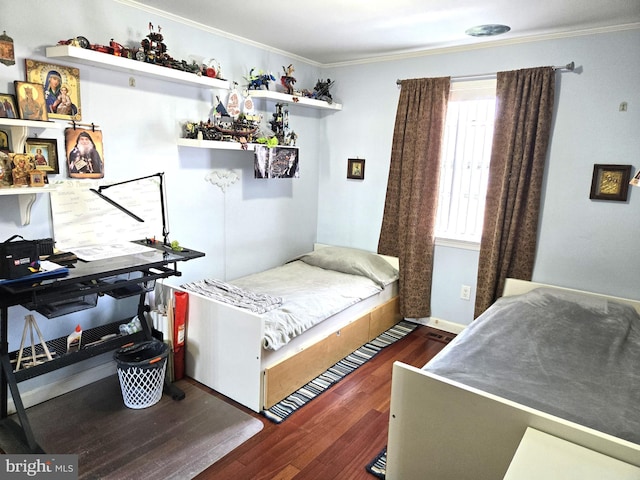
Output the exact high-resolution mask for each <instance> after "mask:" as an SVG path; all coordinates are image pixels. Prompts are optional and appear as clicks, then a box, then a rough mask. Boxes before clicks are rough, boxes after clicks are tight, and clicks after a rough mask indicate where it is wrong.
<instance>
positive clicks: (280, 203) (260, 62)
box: [0, 0, 330, 390]
mask: <svg viewBox="0 0 640 480" xmlns="http://www.w3.org/2000/svg"><path fill="white" fill-rule="evenodd" d="M2 18H3V19H5V20H7V21H6V22H5V24H4V25H3V26H2V28H3V29H6V33H7V35H9V36H10V37H12V38H13V41H14V47H15V57H16V64H15V65H13V66H5V65H3V64H0V92H4V93H14V88H13V81H14V80H25V59H27V58H29V59H34V60H40V61H47V62H50V63H54V64H65V65H73V66H78V67H79V68H80V92H81V104H82V122H85V123H91V122H93V123H95V124H96V125H99V126H100V128H101V129H102V132H103V139H104V157H105V165H106V166H105V178H104V181H105V183H110V182H116V181H120V180H125V179H130V178H136V177H139V176H143V175H148V174H152V173H156V172H160V171H162V172H165V174H166V176H165V180H166V184H167V190H168V192H167V193H168V195H167V196H168V202H169V220H170V227H171V235H170V239H171V240H178V241H179V242H180V243H181V244H182V245H184V246H187V247H189V248H193V249H196V250H200V251H203V252H205V253H206V257H205V258H203V259H198V260H194V261H191V262H186V263H183V264H180V265H179V268H180V270H181V271H183V272H184V275H183V276H182V277H179V278H173V279H171V281H172V282H176V283H182V282H187V281H191V280H195V279H199V278H205V277H215V278H222V279H231V278H235V277H238V276H241V275H245V274H248V273H252V272H255V271H259V270H263V269H266V268H269V267H272V266H275V265H277V264H280V263H282V262H283V261H285V260H288V259H290V258H292V257H294V256H296V255H298V254H301V253H304V252H306V251H309V250H311V249H312V247H313V242H314V241H315V240H316V228H317V226H316V224H317V211H318V208H317V207H318V205H317V204H318V169H319V165H320V164H321V163H323V162H326V158H327V153H326V145H327V142H326V140H322V137H321V136H320V133H319V132H322V130H323V129H322V122H323V116H325V115H330V114H325V113H321V112H319V111H317V110H314V109H305V108H303V107H296V106H295V105H291V106H290V108H289V110H290V126H291V127H292V128H293V129H294V130H295V132H296V133H297V134H298V143H297V145H298V147H299V148H300V178H299V179H269V180H265V179H260V180H256V179H254V178H253V157H252V155H251V154H248V153H245V152H240V151H222V150H204V149H193V148H184V147H180V148H178V147H177V145H176V139H177V138H178V136H180V131H181V124H182V123H183V122H184V121H187V120H205V119H206V118H207V114H208V112H209V110H210V108H211V106H212V92H211V91H209V90H208V89H203V88H199V87H195V86H186V85H180V84H174V83H171V82H168V81H165V80H162V79H156V78H149V77H144V76H139V75H135V74H133V75H131V74H128V73H124V72H118V71H110V70H108V69H104V68H98V67H93V66H86V65H81V64H74V63H72V62H66V61H63V60H59V61H58V60H51V59H47V58H46V56H45V48H46V47H47V46H52V45H55V44H57V43H58V41H60V40H64V39H68V38H72V37H74V36H77V35H83V36H86V37H87V38H88V39H89V40H90V42H92V43H98V44H108V42H109V40H110V39H111V38H114V39H115V40H116V41H118V42H120V43H122V44H125V45H127V46H132V45H139V42H140V40H142V39H143V38H145V36H146V35H147V34H148V27H147V26H148V23H149V22H152V23H153V24H154V25H155V26H156V27H157V26H158V25H160V26H161V27H162V34H163V35H164V39H165V43H166V44H167V46H168V53H169V54H170V55H171V56H173V57H174V58H176V59H186V60H189V59H191V58H199V59H204V58H211V57H213V58H216V59H217V60H218V61H219V62H220V63H221V64H222V72H223V74H224V75H225V77H226V78H228V79H230V80H235V81H237V82H238V83H239V84H241V85H243V84H246V81H245V80H244V78H243V77H244V76H246V75H248V73H249V70H250V69H251V68H252V67H255V68H257V69H258V70H260V69H262V70H268V71H271V72H272V73H273V74H274V75H275V76H277V77H279V76H280V74H281V72H282V66H283V65H289V64H290V63H293V64H294V66H295V69H296V70H295V73H294V75H295V77H296V78H297V86H300V87H306V88H313V86H314V85H315V82H316V81H317V79H318V77H319V69H318V67H317V66H314V65H311V64H305V63H304V62H302V61H300V60H299V59H296V58H289V57H284V56H282V55H279V54H277V53H273V52H271V51H268V50H266V49H261V48H257V47H255V46H249V45H248V44H243V43H239V42H237V41H231V40H229V39H227V38H223V37H221V36H218V35H215V34H213V33H212V32H207V31H203V30H201V29H196V28H193V27H192V26H188V25H185V24H181V23H178V22H176V21H172V20H170V19H166V18H161V17H158V16H156V15H151V14H149V13H147V12H144V11H141V10H137V9H135V8H131V7H129V6H125V5H123V4H122V3H119V2H116V1H113V0H92V1H91V2H87V1H82V0H66V1H65V2H63V3H56V4H55V6H53V5H52V4H51V3H50V2H44V1H38V0H26V1H25V0H10V1H5V2H3V3H2ZM8 19H11V21H10V22H9V21H8ZM131 76H133V77H135V80H136V86H135V88H132V87H130V86H129V78H130V77H131ZM273 86H275V85H273ZM217 93H218V94H220V93H222V94H224V93H225V92H217ZM256 104H257V107H258V108H259V109H260V110H261V111H262V113H263V114H264V116H265V122H264V123H265V125H266V122H267V120H270V119H271V114H272V113H273V112H274V111H275V109H274V102H271V101H269V102H261V101H257V102H256ZM56 122H62V120H56ZM0 128H2V127H1V126H0ZM35 133H39V135H40V136H41V137H42V138H55V139H56V140H57V141H58V154H59V156H61V158H60V160H61V162H60V163H61V165H60V166H61V171H60V175H54V176H51V180H52V181H56V180H64V179H66V178H67V177H66V174H67V172H66V168H65V164H64V154H63V151H64V150H63V148H64V136H63V130H56V129H47V130H43V131H40V132H35ZM320 140H322V141H320ZM214 169H230V170H233V171H234V172H235V173H237V174H238V175H239V176H240V177H241V178H240V180H239V181H238V183H236V184H234V185H232V186H231V187H229V188H228V190H227V192H226V194H225V193H223V192H222V191H221V189H220V188H218V187H217V186H214V185H212V184H211V183H208V182H207V181H206V180H205V177H206V175H207V174H208V173H210V172H211V171H212V170H214ZM0 212H1V214H0V241H4V240H5V239H7V238H9V237H10V236H12V235H13V234H16V233H17V234H20V235H22V236H24V237H25V238H27V239H30V238H31V239H35V238H45V237H50V236H52V235H53V230H52V222H51V218H50V212H49V198H48V196H47V195H38V196H37V200H36V202H35V204H34V206H33V208H32V219H31V223H30V225H28V226H26V227H23V226H21V223H20V218H19V213H18V200H17V197H15V196H1V197H0ZM159 233H160V232H159ZM125 306H129V307H131V308H130V309H129V310H127V309H126V308H125ZM26 313H27V312H26V311H25V310H24V309H22V308H12V309H10V332H9V333H10V334H9V340H10V347H9V348H10V350H16V349H17V348H18V347H19V343H20V336H21V333H22V327H23V318H24V315H25V314H26ZM133 314H135V302H126V301H125V302H122V304H121V303H118V302H112V301H110V299H108V298H101V299H100V300H99V306H98V308H96V309H91V310H88V311H86V312H82V313H77V314H73V315H70V316H67V317H62V318H58V319H55V320H48V319H45V318H44V317H42V316H40V315H36V318H37V320H38V323H39V325H40V327H41V328H42V330H43V334H44V336H45V337H46V338H55V337H58V336H65V335H67V334H68V333H70V332H71V331H72V330H73V328H74V327H75V325H76V324H77V323H80V324H81V326H82V327H83V328H84V329H87V328H89V327H91V326H95V325H96V324H99V323H105V322H108V321H115V320H119V319H126V318H127V317H130V316H132V315H133ZM99 361H104V359H101V360H98V362H99ZM86 366H87V365H86V363H83V364H82V365H80V366H79V365H74V366H73V367H72V368H71V369H70V370H80V369H83V368H86ZM65 370H66V369H65ZM66 374H67V373H66V372H56V373H54V374H50V375H47V376H45V377H40V378H39V379H36V380H37V381H38V382H46V381H49V379H52V378H56V376H58V375H61V376H63V375H66ZM38 382H36V383H38ZM30 383H31V382H29V383H26V384H21V388H23V389H24V390H28V389H29V388H30Z"/></svg>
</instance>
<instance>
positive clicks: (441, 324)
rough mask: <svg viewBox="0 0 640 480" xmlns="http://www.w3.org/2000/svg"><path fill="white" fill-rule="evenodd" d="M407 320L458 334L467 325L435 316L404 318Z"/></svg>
mask: <svg viewBox="0 0 640 480" xmlns="http://www.w3.org/2000/svg"><path fill="white" fill-rule="evenodd" d="M405 320H408V321H409V322H413V323H417V324H419V325H424V326H426V327H432V328H437V329H438V330H442V331H444V332H448V333H453V334H454V335H458V334H459V333H461V332H462V331H463V330H464V329H465V328H467V325H463V324H462V323H454V322H450V321H449V320H443V319H441V318H436V317H424V318H405Z"/></svg>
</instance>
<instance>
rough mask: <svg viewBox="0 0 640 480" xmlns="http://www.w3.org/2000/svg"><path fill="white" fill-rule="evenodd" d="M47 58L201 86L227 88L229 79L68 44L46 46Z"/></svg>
mask: <svg viewBox="0 0 640 480" xmlns="http://www.w3.org/2000/svg"><path fill="white" fill-rule="evenodd" d="M47 58H57V59H64V60H69V61H71V62H78V63H82V64H85V65H91V66H94V67H101V68H108V69H110V70H120V71H123V72H128V73H134V74H136V73H137V74H140V75H144V76H147V77H157V78H163V79H165V80H168V81H171V82H174V83H181V84H191V85H200V86H202V87H209V88H220V89H224V90H228V89H229V81H227V80H219V79H217V78H210V77H202V76H199V75H196V74H195V73H190V72H183V71H182V70H175V69H173V68H168V67H162V66H160V65H154V64H152V63H146V62H141V61H138V60H132V59H130V58H124V57H118V56H116V55H110V54H108V53H102V52H96V51H95V50H89V49H86V48H80V47H72V46H70V45H57V46H54V47H47Z"/></svg>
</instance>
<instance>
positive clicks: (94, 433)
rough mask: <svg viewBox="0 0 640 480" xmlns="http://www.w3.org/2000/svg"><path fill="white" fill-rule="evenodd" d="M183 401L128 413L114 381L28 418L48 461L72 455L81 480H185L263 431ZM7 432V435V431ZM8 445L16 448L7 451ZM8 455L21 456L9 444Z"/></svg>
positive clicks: (257, 423) (205, 404) (219, 403)
mask: <svg viewBox="0 0 640 480" xmlns="http://www.w3.org/2000/svg"><path fill="white" fill-rule="evenodd" d="M176 385H177V386H178V387H179V388H181V389H182V390H183V391H184V392H185V395H186V396H185V398H184V399H183V400H180V401H176V400H173V399H172V398H171V397H170V396H168V395H163V396H162V399H161V400H160V402H158V403H157V404H155V405H153V406H151V407H148V408H145V409H139V410H134V409H129V408H127V407H125V405H124V402H123V400H122V394H121V391H120V384H119V381H118V377H117V375H113V376H110V377H107V378H105V379H103V380H100V381H98V382H95V383H93V384H91V385H87V386H85V387H83V388H81V389H78V390H75V391H73V392H70V393H67V394H65V395H62V396H60V397H57V398H54V399H52V400H49V401H47V402H44V403H41V404H40V405H36V406H34V407H31V408H29V409H28V410H27V414H28V417H29V420H30V423H31V427H32V429H33V432H34V436H35V437H36V440H37V441H38V443H39V445H40V446H41V447H42V448H43V450H44V451H45V452H47V453H55V454H77V455H78V467H79V468H78V470H79V478H80V479H118V480H125V479H135V480H143V479H157V478H162V479H176V480H183V479H190V478H193V477H195V476H196V475H197V474H199V473H200V472H202V471H203V470H205V469H206V468H207V467H208V466H210V465H212V464H213V463H215V462H216V461H217V460H219V459H220V458H222V457H223V456H224V455H226V454H227V453H229V452H230V451H232V450H233V449H234V448H236V447H237V446H239V445H240V444H242V443H244V442H245V441H246V440H248V439H249V438H251V437H252V436H253V435H255V434H257V433H258V432H259V431H260V430H262V428H263V426H264V424H263V421H262V420H260V419H258V418H254V417H252V416H251V415H249V414H247V413H244V412H243V411H241V410H239V409H238V408H236V407H234V406H232V405H230V404H228V403H226V402H225V401H224V400H221V399H219V398H217V397H215V396H213V395H210V394H209V393H207V392H204V391H203V390H201V389H199V388H198V387H197V386H195V385H193V384H191V383H189V382H187V381H184V380H183V381H179V382H177V383H176ZM5 428H6V427H5ZM12 443H13V444H12ZM0 446H1V448H2V449H3V450H5V452H6V453H25V450H24V446H22V447H21V446H17V445H15V442H8V443H7V440H6V432H4V434H3V432H2V431H0Z"/></svg>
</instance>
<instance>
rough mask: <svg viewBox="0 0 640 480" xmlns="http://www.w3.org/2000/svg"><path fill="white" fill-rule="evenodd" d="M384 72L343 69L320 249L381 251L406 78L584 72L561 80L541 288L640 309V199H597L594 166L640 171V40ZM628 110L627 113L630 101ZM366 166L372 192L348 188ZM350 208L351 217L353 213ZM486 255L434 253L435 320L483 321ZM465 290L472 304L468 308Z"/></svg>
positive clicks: (396, 64)
mask: <svg viewBox="0 0 640 480" xmlns="http://www.w3.org/2000/svg"><path fill="white" fill-rule="evenodd" d="M506 43H507V42H505V45H501V46H497V47H491V48H482V47H478V48H477V49H473V50H469V51H462V50H455V49H452V50H449V51H446V52H441V53H440V54H430V55H423V56H414V57H407V58H403V59H394V60H388V61H384V62H376V63H364V64H358V65H349V66H334V67H332V68H330V69H329V72H330V73H328V75H329V76H330V77H331V78H334V77H335V78H336V80H337V81H336V94H337V95H338V96H339V97H340V98H342V99H344V105H345V107H344V110H343V112H341V114H340V115H336V117H335V118H334V119H332V121H331V122H327V123H326V129H327V137H328V138H330V139H331V140H332V141H331V143H330V155H329V157H328V161H327V162H326V163H323V165H322V167H321V169H320V193H319V195H320V199H321V202H320V203H319V207H318V241H319V242H323V243H335V244H346V245H352V246H356V247H361V248H365V249H370V250H375V249H376V247H377V241H378V235H379V232H380V225H381V222H382V212H383V208H384V195H385V188H386V182H387V175H388V167H389V155H390V151H391V141H392V135H393V125H394V120H395V112H396V108H397V101H398V96H399V89H398V87H397V86H396V79H398V78H400V79H404V78H417V77H437V76H447V75H451V76H454V77H455V76H464V75H475V74H483V73H492V72H497V71H504V70H515V69H519V68H527V67H534V66H542V65H565V64H567V63H568V62H571V61H575V63H576V66H577V69H576V73H568V72H563V73H558V75H557V78H558V83H557V100H556V114H555V122H554V127H553V133H552V139H551V145H550V149H549V155H548V161H547V169H546V178H545V184H544V186H545V189H544V194H543V200H542V212H541V218H540V236H539V244H538V250H537V255H536V260H535V268H534V273H533V280H535V281H538V282H547V283H554V284H557V285H561V286H566V287H572V288H578V289H586V290H593V291H597V292H601V293H606V294H611V295H617V296H622V297H629V298H635V299H638V298H640V256H639V255H637V244H638V241H637V235H638V234H639V233H640V188H635V187H631V188H630V192H629V199H628V201H627V202H611V201H594V200H589V192H590V186H591V176H592V173H593V165H594V164H596V163H605V164H606V163H610V164H631V165H633V172H636V171H637V169H638V168H640V135H639V134H638V132H639V131H640V94H639V93H638V88H637V85H638V78H640V77H639V76H640V57H638V56H637V55H629V54H626V53H624V52H628V51H634V49H637V48H638V47H640V29H638V28H636V29H632V30H626V31H618V32H609V33H599V34H592V35H583V36H576V37H572V38H556V39H554V38H550V39H548V40H544V41H538V42H531V43H520V44H513V45H509V44H506ZM623 101H624V102H627V103H628V110H627V111H626V112H619V111H618V110H619V109H618V107H619V104H620V103H621V102H623ZM356 156H359V157H361V158H365V159H366V164H365V167H366V168H365V179H364V181H357V180H346V178H345V177H346V175H345V170H346V164H347V158H351V157H356ZM345 207H347V208H345ZM477 263H478V253H477V251H474V250H468V249H460V248H455V247H453V248H452V247H450V246H436V252H435V268H434V279H433V291H432V318H433V319H439V320H445V321H447V322H454V323H458V324H468V323H470V322H471V321H472V319H473V296H474V295H475V291H476V272H477ZM462 284H465V285H471V286H472V298H471V301H464V300H461V299H460V287H461V285H462Z"/></svg>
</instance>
